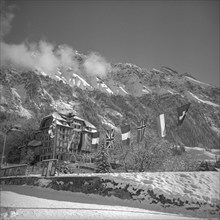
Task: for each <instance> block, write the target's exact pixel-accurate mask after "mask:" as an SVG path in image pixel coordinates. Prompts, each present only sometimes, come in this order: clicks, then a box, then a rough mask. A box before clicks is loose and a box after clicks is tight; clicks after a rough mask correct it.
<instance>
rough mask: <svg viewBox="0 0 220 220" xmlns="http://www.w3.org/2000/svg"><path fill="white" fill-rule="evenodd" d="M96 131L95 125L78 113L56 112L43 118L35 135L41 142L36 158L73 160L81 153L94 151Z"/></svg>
mask: <svg viewBox="0 0 220 220" xmlns="http://www.w3.org/2000/svg"><path fill="white" fill-rule="evenodd" d="M95 131H96V127H95V126H94V125H92V124H91V123H89V122H88V121H86V120H84V119H82V118H80V117H78V116H76V115H73V114H61V113H57V112H54V113H52V114H50V115H48V116H46V117H45V118H43V120H42V121H41V124H40V128H39V131H38V132H37V133H36V135H35V136H36V137H35V139H36V141H40V142H41V145H40V146H39V145H38V149H39V150H38V151H37V152H39V155H36V158H37V159H38V161H42V160H46V159H52V158H54V159H58V160H63V161H67V160H69V161H72V159H73V158H74V157H75V155H77V154H79V153H81V154H82V153H85V154H89V153H93V152H95V151H96V149H93V148H92V141H91V135H92V132H95Z"/></svg>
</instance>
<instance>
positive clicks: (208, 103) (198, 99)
mask: <svg viewBox="0 0 220 220" xmlns="http://www.w3.org/2000/svg"><path fill="white" fill-rule="evenodd" d="M188 93H189V94H190V95H191V96H192V97H193V98H195V99H196V100H197V101H198V102H202V103H204V104H207V105H212V106H214V107H219V105H218V104H215V103H213V102H210V101H204V100H202V99H200V98H199V97H197V96H196V95H194V94H193V93H191V92H189V91H188Z"/></svg>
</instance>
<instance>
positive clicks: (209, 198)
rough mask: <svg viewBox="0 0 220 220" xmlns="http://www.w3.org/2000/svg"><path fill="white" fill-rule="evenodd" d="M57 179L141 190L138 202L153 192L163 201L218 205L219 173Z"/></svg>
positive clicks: (219, 191)
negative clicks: (87, 180)
mask: <svg viewBox="0 0 220 220" xmlns="http://www.w3.org/2000/svg"><path fill="white" fill-rule="evenodd" d="M60 176H62V177H64V176H68V177H69V176H99V177H101V178H102V179H104V180H112V182H115V183H118V184H117V185H115V184H113V183H112V182H107V183H106V184H107V185H106V186H108V187H110V188H114V189H119V188H124V187H125V186H126V185H127V184H129V188H128V189H127V190H128V191H129V192H130V193H134V191H137V190H139V189H142V192H141V194H140V195H139V196H138V198H137V200H142V199H143V200H144V201H143V200H142V201H143V202H147V203H148V202H149V201H148V198H146V194H148V193H147V191H148V190H153V191H154V193H156V194H157V195H159V194H163V195H164V196H165V197H166V198H169V199H173V198H179V199H180V200H182V201H185V200H187V201H189V202H197V201H199V202H206V203H219V202H220V179H219V177H220V173H219V172H210V171H208V172H153V173H149V172H142V173H103V174H102V173H99V174H97V173H85V174H68V175H66V174H61V175H60Z"/></svg>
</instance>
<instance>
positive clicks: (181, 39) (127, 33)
mask: <svg viewBox="0 0 220 220" xmlns="http://www.w3.org/2000/svg"><path fill="white" fill-rule="evenodd" d="M1 1H2V0H1ZM5 2H6V5H8V6H10V7H9V9H10V10H9V15H10V16H7V23H6V24H4V25H5V26H7V28H4V30H3V31H2V33H1V42H4V43H5V44H7V45H21V44H30V43H31V44H33V43H38V42H40V41H46V42H49V43H50V44H52V45H60V44H61V45H64V44H65V45H68V47H71V48H73V49H74V50H78V51H79V52H80V53H83V54H89V53H91V52H97V53H99V54H100V55H101V56H102V57H103V58H104V59H105V60H106V61H108V62H113V63H118V62H121V63H133V64H136V65H138V66H140V67H142V68H147V69H149V70H150V69H152V68H157V69H160V68H161V67H162V66H167V67H170V68H172V69H174V70H176V71H178V72H179V73H185V72H188V73H190V74H191V75H192V76H194V77H195V78H196V79H197V80H200V81H202V82H206V83H209V84H211V85H215V86H219V83H220V80H219V25H220V24H219V9H220V7H219V6H220V1H219V0H203V1H199V0H198V1H196V0H191V1H187V0H184V1H182V0H176V1H171V0H163V1H162V0H161V1H160V0H156V1H150V0H149V1H147V0H146V1H144V0H142V1H139V0H136V1H135V0H130V1H122V0H121V1H116V0H114V1H110V0H102V1H101V0H99V1H98V0H90V1H85V0H83V1H76V0H73V1H70V0H62V1H58V0H56V1H53V0H41V1H37V0H16V1H12V0H6V1H5ZM2 23H3V22H2ZM25 59H26V58H25Z"/></svg>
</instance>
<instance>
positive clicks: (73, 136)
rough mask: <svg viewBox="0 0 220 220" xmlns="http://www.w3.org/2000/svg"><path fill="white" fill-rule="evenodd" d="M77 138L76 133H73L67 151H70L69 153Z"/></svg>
mask: <svg viewBox="0 0 220 220" xmlns="http://www.w3.org/2000/svg"><path fill="white" fill-rule="evenodd" d="M75 136H76V133H75V132H73V135H72V137H71V140H70V141H69V142H68V146H67V150H68V151H70V146H71V144H72V142H73V139H74V138H75Z"/></svg>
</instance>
